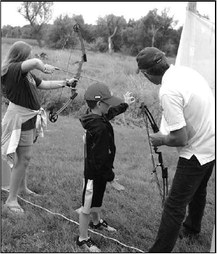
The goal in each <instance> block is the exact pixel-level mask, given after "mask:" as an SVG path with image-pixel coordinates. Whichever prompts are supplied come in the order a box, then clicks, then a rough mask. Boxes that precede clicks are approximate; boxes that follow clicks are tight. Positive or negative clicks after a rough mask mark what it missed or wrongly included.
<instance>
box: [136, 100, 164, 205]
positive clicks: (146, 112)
mask: <svg viewBox="0 0 217 254" xmlns="http://www.w3.org/2000/svg"><path fill="white" fill-rule="evenodd" d="M140 109H141V114H142V116H143V119H144V121H145V124H146V130H147V135H148V141H149V147H150V151H151V158H152V163H153V171H152V173H154V175H155V179H156V183H157V186H158V189H159V193H160V196H161V199H162V205H163V204H164V202H165V198H166V196H167V195H168V171H167V168H166V167H165V166H164V164H163V157H162V153H161V152H159V151H158V149H157V147H154V151H155V153H156V154H157V155H158V162H159V163H158V164H157V165H156V164H155V161H154V155H153V152H152V148H151V141H150V135H149V129H148V121H147V119H148V120H149V122H150V124H151V127H152V130H153V132H154V133H157V132H158V131H159V128H158V126H157V124H156V122H155V120H154V118H153V116H152V114H151V113H150V111H149V110H148V108H147V106H146V105H145V104H144V102H142V103H141V105H140ZM145 116H146V118H145ZM157 167H161V172H162V180H163V192H162V190H161V187H160V183H159V179H158V176H157V171H156V169H157Z"/></svg>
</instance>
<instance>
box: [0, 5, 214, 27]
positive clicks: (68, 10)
mask: <svg viewBox="0 0 217 254" xmlns="http://www.w3.org/2000/svg"><path fill="white" fill-rule="evenodd" d="M21 3H22V2H1V26H2V27H3V26H4V25H11V26H24V25H27V24H29V23H28V22H27V21H26V20H25V19H24V17H23V16H22V15H21V14H19V13H18V11H17V9H18V7H19V6H20V5H21ZM187 3H188V2H54V5H53V7H52V10H53V14H52V20H51V21H50V23H51V24H52V23H53V21H54V20H55V19H56V18H57V17H58V16H60V15H61V14H62V15H63V16H65V15H66V14H68V15H69V17H71V16H72V15H73V14H75V15H82V16H83V18H84V22H85V23H87V24H96V20H97V19H98V18H99V17H105V16H106V15H108V14H114V15H116V16H124V18H125V19H126V21H128V20H129V19H134V20H138V19H140V18H141V17H144V16H146V15H147V13H148V12H149V11H150V10H153V9H154V8H157V9H158V14H161V11H162V10H163V9H164V8H166V7H168V8H169V9H170V12H169V16H170V17H172V16H173V17H174V20H177V21H178V24H177V27H179V26H182V25H183V24H184V21H185V11H186V7H187ZM197 10H198V11H199V13H200V14H202V15H203V14H206V15H209V17H210V20H211V21H213V22H215V1H212V2H205V1H204V2H197Z"/></svg>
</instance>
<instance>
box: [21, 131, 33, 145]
mask: <svg viewBox="0 0 217 254" xmlns="http://www.w3.org/2000/svg"><path fill="white" fill-rule="evenodd" d="M34 137H35V129H32V130H28V131H21V135H20V141H19V144H18V146H32V145H33V140H34Z"/></svg>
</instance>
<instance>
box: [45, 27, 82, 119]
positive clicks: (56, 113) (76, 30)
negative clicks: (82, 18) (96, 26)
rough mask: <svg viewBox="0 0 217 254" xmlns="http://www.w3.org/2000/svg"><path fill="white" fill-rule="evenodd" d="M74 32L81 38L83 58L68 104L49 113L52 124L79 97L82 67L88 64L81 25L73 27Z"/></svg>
mask: <svg viewBox="0 0 217 254" xmlns="http://www.w3.org/2000/svg"><path fill="white" fill-rule="evenodd" d="M73 30H74V32H76V33H77V34H78V38H79V40H80V44H81V51H82V56H81V60H80V61H79V62H78V69H77V72H76V75H75V77H74V78H75V81H74V82H73V84H72V85H71V86H70V88H71V96H70V98H69V99H68V100H67V101H66V103H65V104H64V105H63V106H62V107H61V108H60V109H59V110H57V111H56V112H53V111H50V113H49V120H50V121H51V122H52V123H54V122H56V121H57V119H58V115H59V114H60V113H61V112H62V111H63V110H64V109H65V108H67V107H68V106H69V104H70V103H71V102H72V101H73V100H74V98H75V97H76V96H77V95H78V93H77V92H76V85H77V82H78V80H79V79H80V77H81V72H82V65H83V63H84V62H87V55H86V52H85V47H84V42H83V38H82V34H81V30H80V25H79V24H75V25H74V26H73ZM67 69H68V68H67Z"/></svg>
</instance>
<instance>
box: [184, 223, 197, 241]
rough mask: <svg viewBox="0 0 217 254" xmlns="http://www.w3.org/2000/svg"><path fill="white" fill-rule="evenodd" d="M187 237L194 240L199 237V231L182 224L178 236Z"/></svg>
mask: <svg viewBox="0 0 217 254" xmlns="http://www.w3.org/2000/svg"><path fill="white" fill-rule="evenodd" d="M185 237H186V238H189V239H190V240H196V239H198V238H199V233H198V232H195V231H192V230H190V229H188V228H187V227H185V226H182V227H181V229H180V231H179V238H180V239H183V238H185Z"/></svg>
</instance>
